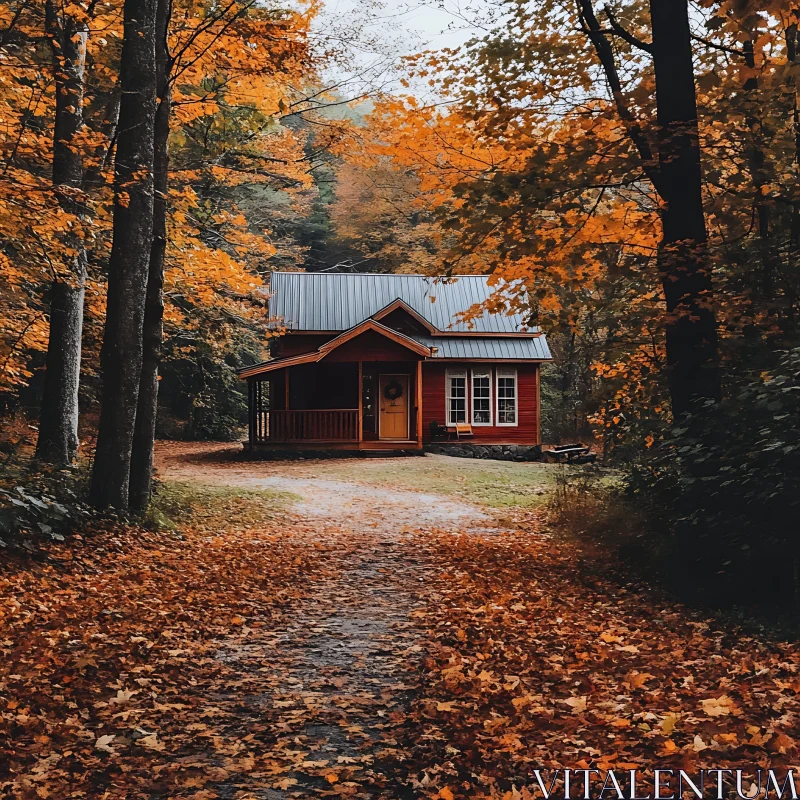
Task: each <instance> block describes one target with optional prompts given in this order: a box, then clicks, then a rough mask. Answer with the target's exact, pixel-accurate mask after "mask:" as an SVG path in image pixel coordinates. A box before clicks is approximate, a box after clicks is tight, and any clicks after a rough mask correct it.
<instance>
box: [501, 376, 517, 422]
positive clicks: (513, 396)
mask: <svg viewBox="0 0 800 800" xmlns="http://www.w3.org/2000/svg"><path fill="white" fill-rule="evenodd" d="M497 422H498V424H500V425H515V424H516V422H517V379H516V377H515V376H513V375H498V377H497Z"/></svg>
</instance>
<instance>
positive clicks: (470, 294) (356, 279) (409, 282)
mask: <svg viewBox="0 0 800 800" xmlns="http://www.w3.org/2000/svg"><path fill="white" fill-rule="evenodd" d="M488 281H489V278H488V276H485V275H464V276H459V277H457V278H453V279H450V280H447V281H443V280H441V279H439V280H437V279H436V278H430V277H427V276H424V275H398V274H365V273H339V272H273V273H272V275H271V278H270V293H271V294H270V300H269V312H270V316H271V317H273V318H278V319H280V320H282V323H283V325H285V326H286V327H287V328H288V329H290V330H304V331H346V330H349V329H350V328H352V327H353V326H354V325H357V324H358V323H359V322H362V321H363V320H365V319H367V318H368V317H371V316H372V315H373V314H376V313H377V312H378V311H380V310H381V309H383V308H385V307H386V306H387V305H389V304H390V303H392V302H394V301H395V300H397V299H398V298H399V299H401V300H403V301H405V302H406V303H407V304H408V305H409V306H411V308H413V309H414V310H415V311H416V312H417V313H418V314H420V315H421V316H422V317H424V318H425V319H426V320H428V322H430V323H431V324H432V325H434V326H435V327H436V328H438V329H439V330H441V331H448V330H452V331H456V332H470V331H474V332H477V333H516V332H518V331H520V330H521V329H522V328H523V318H522V316H521V315H519V314H512V315H506V314H489V313H484V314H483V315H482V316H481V317H479V318H477V319H475V320H474V321H473V324H472V327H470V326H469V325H467V324H466V323H463V322H457V321H456V319H455V318H456V316H457V315H458V314H459V313H461V312H464V311H466V310H468V309H469V308H470V307H472V306H474V305H476V304H479V303H482V302H484V301H485V300H486V299H487V298H488V297H489V296H490V295H491V294H492V292H493V291H494V288H493V287H491V286H489V285H488ZM529 330H536V329H535V328H529Z"/></svg>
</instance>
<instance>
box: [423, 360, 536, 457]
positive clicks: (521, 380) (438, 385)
mask: <svg viewBox="0 0 800 800" xmlns="http://www.w3.org/2000/svg"><path fill="white" fill-rule="evenodd" d="M473 366H474V367H476V368H478V367H480V368H486V367H490V368H491V369H492V402H493V404H494V408H493V409H492V419H493V420H494V419H495V418H496V411H497V397H496V391H497V383H496V380H495V373H494V370H495V368H496V367H500V368H501V369H502V368H509V369H516V370H517V405H518V408H517V418H518V423H519V424H518V425H517V426H516V427H512V426H506V425H501V426H497V425H477V426H473V428H472V432H473V434H474V435H473V436H472V437H471V438H470V439H469V440H468V441H471V442H475V443H479V444H539V365H538V364H528V363H518V364H485V363H484V364H480V365H476V364H470V363H463V364H461V363H456V362H448V363H446V364H436V363H431V362H429V361H426V362H425V363H424V364H423V365H422V436H423V439H424V441H425V442H429V441H430V438H431V422H438V423H439V424H440V425H444V424H446V422H447V414H446V412H445V402H446V395H447V392H446V387H445V373H446V371H447V370H448V369H466V370H467V371H469V370H470V369H471V368H472V367H473ZM467 399H468V408H469V404H470V403H471V384H469V388H468V394H467Z"/></svg>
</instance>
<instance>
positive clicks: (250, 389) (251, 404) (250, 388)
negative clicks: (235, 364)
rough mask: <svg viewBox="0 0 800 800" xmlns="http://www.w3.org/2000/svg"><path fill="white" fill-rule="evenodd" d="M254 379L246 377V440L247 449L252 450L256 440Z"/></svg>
mask: <svg viewBox="0 0 800 800" xmlns="http://www.w3.org/2000/svg"><path fill="white" fill-rule="evenodd" d="M255 391H256V381H255V378H248V379H247V440H248V445H249V451H250V452H251V453H252V452H253V447H254V445H255V441H256V431H255V426H256V398H255Z"/></svg>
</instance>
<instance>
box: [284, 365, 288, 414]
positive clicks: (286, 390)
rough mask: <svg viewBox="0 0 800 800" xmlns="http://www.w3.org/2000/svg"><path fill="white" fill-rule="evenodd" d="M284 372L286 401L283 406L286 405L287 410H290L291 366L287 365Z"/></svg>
mask: <svg viewBox="0 0 800 800" xmlns="http://www.w3.org/2000/svg"><path fill="white" fill-rule="evenodd" d="M283 374H284V375H285V376H286V377H285V379H284V381H283V388H284V389H285V392H284V394H285V397H284V401H285V402H284V404H283V407H284V409H285V410H286V411H288V410H289V368H288V367H286V369H285V370H284V371H283Z"/></svg>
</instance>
